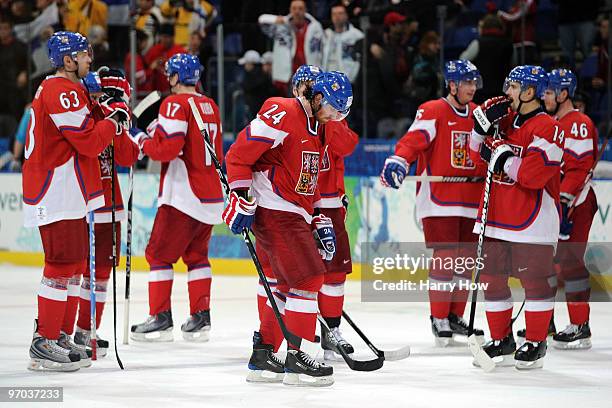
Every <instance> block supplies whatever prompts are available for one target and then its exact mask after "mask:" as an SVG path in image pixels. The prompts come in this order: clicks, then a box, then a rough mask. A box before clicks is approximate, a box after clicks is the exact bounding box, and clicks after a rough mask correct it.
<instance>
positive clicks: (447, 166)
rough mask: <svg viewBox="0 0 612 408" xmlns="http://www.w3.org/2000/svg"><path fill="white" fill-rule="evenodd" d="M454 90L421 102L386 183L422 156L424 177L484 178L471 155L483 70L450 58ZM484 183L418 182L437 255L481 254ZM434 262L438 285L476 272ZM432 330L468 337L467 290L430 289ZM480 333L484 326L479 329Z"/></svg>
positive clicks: (447, 339) (428, 237)
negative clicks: (478, 222)
mask: <svg viewBox="0 0 612 408" xmlns="http://www.w3.org/2000/svg"><path fill="white" fill-rule="evenodd" d="M444 79H445V81H446V86H447V88H448V95H447V96H446V97H445V98H440V99H437V100H433V101H429V102H426V103H424V104H423V105H421V106H419V109H418V110H417V114H416V117H415V119H414V122H413V123H412V125H411V126H410V129H408V131H407V132H406V134H405V135H404V136H403V137H402V138H401V139H400V140H399V141H398V143H397V145H396V146H395V155H393V156H391V157H389V158H388V159H387V160H386V161H385V166H384V168H383V170H382V173H381V175H380V179H381V182H382V184H383V185H384V186H387V187H392V188H399V187H400V186H401V184H402V181H403V179H404V176H405V175H406V172H407V168H408V164H409V163H412V162H414V161H415V160H418V162H417V173H418V174H419V175H436V176H482V175H484V171H483V170H482V169H480V170H478V169H476V166H475V164H474V163H473V162H472V160H471V158H470V154H469V144H470V134H471V132H472V128H473V127H474V123H473V121H472V112H473V110H474V108H475V107H476V105H474V103H472V99H473V98H474V93H475V92H476V90H477V89H479V88H481V87H482V78H481V76H480V72H479V71H478V69H477V68H476V66H474V64H472V63H471V62H469V61H464V60H455V61H449V62H447V63H446V65H445V67H444ZM482 188H483V184H482V183H429V182H422V183H420V184H419V185H417V198H416V211H417V217H418V219H419V220H421V222H422V223H423V232H424V235H425V243H426V244H427V247H428V248H433V250H434V253H433V257H434V258H439V259H445V258H453V259H457V258H459V257H472V258H475V247H474V246H473V243H474V242H475V241H476V238H477V236H476V235H475V234H474V233H473V232H472V229H473V228H474V220H475V219H476V212H477V209H478V201H479V199H480V195H481V192H482ZM444 266H445V265H441V264H440V263H436V262H433V263H432V264H431V265H430V269H429V280H430V281H433V282H436V283H444V282H455V283H459V282H460V281H467V282H469V281H470V280H471V272H472V271H471V270H468V269H465V268H464V270H453V269H452V268H445V267H444ZM429 300H430V307H431V316H430V320H431V330H432V332H433V334H434V337H435V340H436V344H437V345H439V346H442V347H444V346H447V345H449V344H450V343H451V341H452V337H453V335H462V336H466V335H467V332H468V326H467V323H466V322H465V320H463V312H464V311H465V305H466V302H467V292H466V291H465V290H453V291H451V290H450V289H449V290H430V291H429ZM475 333H476V335H477V336H482V335H483V334H484V333H483V332H482V330H478V329H476V331H475Z"/></svg>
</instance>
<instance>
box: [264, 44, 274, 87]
mask: <svg viewBox="0 0 612 408" xmlns="http://www.w3.org/2000/svg"><path fill="white" fill-rule="evenodd" d="M273 62H274V54H272V51H266V52H264V53H263V54H262V55H261V70H262V71H263V73H264V74H265V75H267V76H268V77H270V81H272V63H273Z"/></svg>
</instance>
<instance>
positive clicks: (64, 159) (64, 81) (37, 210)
mask: <svg viewBox="0 0 612 408" xmlns="http://www.w3.org/2000/svg"><path fill="white" fill-rule="evenodd" d="M47 46H48V49H49V59H50V60H51V63H52V65H53V66H54V67H55V68H56V69H57V70H56V73H55V74H54V75H51V76H49V77H47V78H46V79H45V80H44V81H43V82H42V84H41V85H40V87H39V88H38V90H37V91H36V94H35V96H34V101H33V102H32V107H31V118H30V122H29V124H28V135H29V137H28V138H27V140H26V145H25V159H26V161H25V164H24V166H23V202H24V216H25V226H26V227H38V229H39V230H40V235H41V240H42V245H43V250H44V253H45V266H44V270H43V278H42V280H41V282H40V286H39V289H38V319H37V321H36V325H35V330H34V332H35V333H34V338H33V340H32V344H31V346H30V357H31V362H30V365H29V366H28V368H29V369H31V370H45V369H49V370H58V371H74V370H78V369H79V368H80V367H81V366H88V365H90V364H91V359H90V355H91V352H90V350H86V349H85V347H82V346H78V345H76V344H75V343H73V342H72V340H71V338H70V336H69V335H68V334H66V333H68V332H71V331H72V326H73V325H74V317H73V316H71V315H70V313H66V309H67V305H68V302H67V299H68V297H69V296H72V295H74V294H73V293H72V290H76V291H77V293H76V294H77V295H78V284H77V285H71V284H70V282H71V281H74V282H77V281H79V280H80V274H82V273H83V271H84V270H85V265H86V263H87V253H88V245H87V243H88V241H89V240H88V233H87V223H86V221H85V215H86V213H87V212H88V211H93V210H95V209H97V208H100V207H102V206H103V205H104V191H103V187H102V181H101V177H100V165H99V162H98V155H99V154H100V153H102V151H104V149H105V148H106V147H107V146H108V145H109V144H110V143H111V141H112V140H113V138H114V137H116V138H121V137H122V135H123V132H124V125H123V124H124V123H126V122H127V120H128V119H129V110H128V107H127V105H126V104H125V102H124V101H121V100H118V99H115V98H106V99H105V100H104V101H103V103H101V104H100V108H101V112H102V115H101V117H100V120H95V119H93V120H92V110H93V106H92V104H91V102H90V100H89V98H88V96H87V92H86V90H85V88H84V87H83V85H82V84H81V79H82V78H84V77H85V76H86V75H87V73H88V72H89V67H90V65H91V61H92V58H91V50H90V47H89V44H88V42H87V39H86V38H85V37H83V36H82V35H80V34H78V33H72V32H65V31H62V32H57V33H55V34H53V36H51V38H50V39H49V41H48V43H47ZM69 291H70V292H71V293H69Z"/></svg>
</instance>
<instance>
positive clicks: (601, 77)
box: [591, 15, 610, 89]
mask: <svg viewBox="0 0 612 408" xmlns="http://www.w3.org/2000/svg"><path fill="white" fill-rule="evenodd" d="M609 26H610V21H609V20H608V16H606V15H603V16H601V17H600V18H599V35H598V38H597V41H596V44H595V45H597V75H595V77H594V78H593V79H592V80H591V85H592V86H593V88H595V89H602V88H604V87H605V86H606V83H607V82H608V29H609Z"/></svg>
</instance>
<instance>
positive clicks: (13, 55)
mask: <svg viewBox="0 0 612 408" xmlns="http://www.w3.org/2000/svg"><path fill="white" fill-rule="evenodd" d="M28 58H29V56H28V49H27V46H26V45H25V44H24V43H23V42H21V41H19V40H18V39H17V38H15V36H14V35H13V24H12V23H11V21H9V20H0V89H2V93H3V94H2V98H0V128H1V129H2V130H1V131H0V132H1V133H0V137H8V138H10V137H12V136H13V134H14V133H15V128H16V127H17V120H19V118H20V117H21V114H22V113H23V107H24V105H25V103H26V98H27V89H28Z"/></svg>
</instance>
